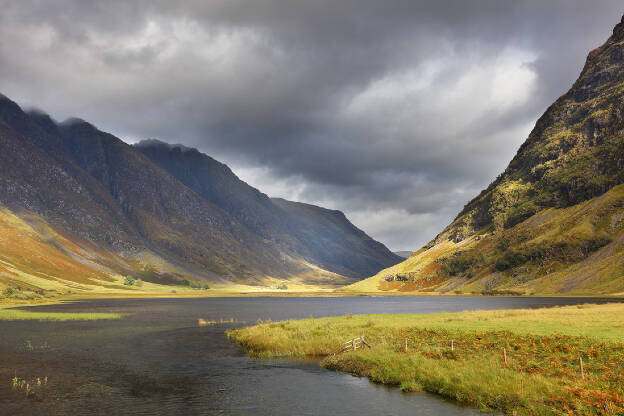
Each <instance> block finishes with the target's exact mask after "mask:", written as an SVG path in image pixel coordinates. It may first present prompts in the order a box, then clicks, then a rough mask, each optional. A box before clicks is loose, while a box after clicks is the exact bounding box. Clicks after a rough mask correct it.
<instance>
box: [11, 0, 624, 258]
mask: <svg viewBox="0 0 624 416" xmlns="http://www.w3.org/2000/svg"><path fill="white" fill-rule="evenodd" d="M0 10H2V12H1V13H0V93H3V94H5V95H7V96H8V97H9V98H11V99H13V100H14V101H16V102H17V103H18V104H20V105H22V106H23V107H25V108H29V107H36V108H38V109H41V110H43V111H45V112H47V113H49V114H51V115H52V116H53V117H54V118H55V119H57V120H59V121H61V120H64V119H66V118H69V117H80V118H83V119H85V120H87V121H89V122H91V123H92V124H94V125H96V126H97V127H98V128H100V129H101V130H104V131H108V132H112V133H113V134H115V135H117V136H118V137H120V138H121V139H123V140H125V141H127V142H128V143H134V142H136V141H139V140H141V139H146V138H156V139H160V140H163V141H166V142H170V143H181V144H184V145H187V146H192V147H197V148H198V149H200V150H201V151H203V152H205V153H207V154H209V155H210V156H212V157H214V158H216V159H218V160H220V161H222V162H224V163H227V164H228V165H229V166H230V167H231V168H232V170H233V171H234V172H235V173H236V174H237V175H238V176H239V177H241V178H242V179H243V180H245V181H247V182H248V183H249V184H251V185H253V186H255V187H257V188H259V189H260V190H261V191H263V192H265V193H266V194H268V195H269V196H273V197H283V198H287V199H291V200H296V201H302V202H308V203H313V204H317V205H321V206H324V207H327V208H332V209H339V210H342V211H344V212H345V214H346V215H347V217H348V218H349V219H350V220H351V221H352V222H353V223H354V224H356V225H357V226H358V227H360V228H361V229H363V230H364V231H366V232H367V233H368V234H369V235H371V236H372V237H373V238H375V239H377V240H379V241H381V242H383V243H384V244H386V245H387V246H388V247H389V248H390V249H392V250H416V249H418V248H419V247H420V246H422V245H423V244H425V243H427V242H428V241H429V240H430V239H432V238H433V237H435V235H436V234H437V233H439V232H440V231H441V230H442V229H443V228H444V227H445V226H446V225H448V224H449V223H450V222H451V221H452V220H453V219H454V217H455V216H456V215H457V213H458V212H459V211H460V210H461V208H462V207H463V206H464V205H465V204H466V203H467V202H468V201H469V200H471V199H472V198H473V197H474V196H476V195H477V194H478V193H479V192H480V191H481V190H482V189H483V188H485V187H487V185H488V184H489V183H490V182H491V181H493V180H494V178H495V177H496V176H497V175H498V174H499V173H500V172H502V171H503V170H504V168H505V166H506V165H507V163H508V162H509V161H510V160H511V158H512V157H513V156H514V154H515V152H516V150H517V149H518V147H519V146H520V144H521V143H522V142H523V141H524V140H525V139H526V137H527V136H528V134H529V132H530V131H531V129H532V128H533V126H534V124H535V121H536V120H537V118H538V117H539V116H540V115H541V114H542V113H543V112H544V111H545V110H546V108H547V107H548V106H549V105H550V104H551V103H552V102H553V101H554V100H555V99H557V98H558V97H559V96H560V95H562V94H563V93H565V92H566V90H567V89H568V88H569V87H570V86H571V85H572V83H573V82H574V80H575V79H576V78H577V76H578V74H579V73H580V71H581V69H582V67H583V63H584V61H585V57H586V56H587V53H588V52H589V51H590V50H591V49H594V48H596V47H598V46H599V45H600V44H602V43H603V42H604V41H605V40H606V39H607V38H608V37H609V35H610V34H611V33H612V29H613V26H614V25H615V24H616V23H618V22H619V21H620V18H621V16H622V13H623V12H624V7H623V6H622V4H621V2H619V1H615V0H613V1H611V0H602V1H591V2H589V1H587V0H455V1H451V0H432V1H424V0H423V1H418V0H384V1H379V0H377V1H372V0H314V1H310V0H281V1H277V0H247V1H243V0H207V1H200V0H189V1H181V2H171V1H168V0H136V1H118V0H108V1H106V2H86V1H82V0H59V1H57V0H49V1H42V0H0Z"/></svg>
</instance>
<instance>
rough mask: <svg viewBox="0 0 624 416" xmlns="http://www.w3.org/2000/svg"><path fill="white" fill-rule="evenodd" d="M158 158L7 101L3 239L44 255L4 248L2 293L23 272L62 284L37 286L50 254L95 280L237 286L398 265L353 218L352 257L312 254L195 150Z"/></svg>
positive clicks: (278, 218)
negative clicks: (128, 277)
mask: <svg viewBox="0 0 624 416" xmlns="http://www.w3.org/2000/svg"><path fill="white" fill-rule="evenodd" d="M160 147H162V149H165V150H166V151H164V152H161V151H160ZM160 147H159V146H156V147H150V146H137V147H134V146H130V145H128V144H126V143H124V142H123V141H121V140H120V139H118V138H116V137H114V136H112V135H110V134H108V133H105V132H102V131H100V130H98V129H97V128H95V127H94V126H92V125H91V124H89V123H87V122H85V121H82V120H77V119H74V120H69V121H66V122H64V123H56V122H55V121H53V120H52V119H51V118H50V117H49V116H47V115H45V114H42V113H40V112H31V113H26V112H24V111H22V109H21V108H20V107H19V106H17V105H16V104H15V103H14V102H12V101H11V100H9V99H8V98H6V97H3V96H2V97H0V149H1V150H2V151H1V152H0V209H1V210H3V213H4V216H5V218H12V220H11V221H4V222H0V228H1V229H0V235H3V236H5V237H4V238H5V240H8V239H9V238H12V239H16V240H19V241H22V243H21V244H23V245H32V246H34V245H39V244H40V243H42V244H43V246H41V253H40V254H38V258H39V260H42V263H41V264H39V265H38V266H33V267H30V268H29V267H27V264H28V263H29V261H30V263H32V262H33V261H34V260H33V259H30V260H29V259H28V256H29V254H28V253H29V251H28V247H26V246H24V247H22V250H13V248H11V249H10V248H9V247H8V245H6V244H0V283H2V281H3V279H4V281H8V280H7V279H9V277H7V276H11V273H13V275H14V274H15V273H17V272H24V273H28V274H31V275H32V274H38V275H39V276H48V277H50V278H52V279H53V278H54V277H55V276H59V273H62V270H61V269H62V268H61V267H52V268H51V269H48V268H46V270H47V271H46V272H45V273H43V274H41V273H42V272H41V270H43V268H44V267H43V263H46V259H45V257H46V256H48V255H50V256H51V254H50V253H51V252H54V256H57V257H58V256H60V257H63V261H66V262H68V263H67V264H69V263H71V264H72V265H73V266H72V267H74V266H75V268H76V269H80V265H83V266H84V271H83V272H84V274H85V275H87V278H93V279H100V278H103V277H104V278H105V277H106V276H107V275H112V274H115V273H124V274H133V273H135V274H137V275H139V274H141V273H144V272H145V271H146V270H149V271H150V272H151V277H152V278H154V279H156V280H158V279H159V278H162V277H163V276H165V277H166V278H167V279H169V280H171V279H173V280H176V279H177V280H180V279H186V278H192V279H197V278H200V279H201V278H204V279H210V280H218V281H223V282H225V281H235V282H241V283H242V282H244V283H258V282H260V281H263V279H266V278H281V279H285V278H292V277H301V276H307V275H310V274H313V275H315V276H318V275H324V276H326V277H327V279H330V280H331V279H337V280H340V276H348V277H352V278H355V277H364V276H366V275H367V274H370V273H374V272H376V271H378V270H379V269H381V268H383V267H387V266H389V265H392V264H394V263H396V262H397V261H398V259H397V258H395V257H394V256H393V255H392V254H391V253H390V252H389V251H388V250H387V249H386V248H385V247H384V246H383V245H381V244H378V245H377V246H375V247H376V250H370V241H372V240H370V238H369V237H368V236H366V235H365V234H364V233H362V232H359V233H357V232H355V231H354V230H353V229H354V228H355V227H353V226H352V225H351V224H350V223H349V222H348V220H346V218H344V224H343V228H342V229H341V230H339V231H337V233H336V234H335V235H333V236H332V238H335V239H336V241H341V242H342V243H345V244H346V245H347V247H346V248H341V247H338V246H336V245H334V246H329V245H327V246H326V249H325V250H326V251H329V250H333V249H335V250H337V251H336V253H332V254H328V253H326V252H322V253H321V254H319V253H318V252H317V251H315V250H312V249H308V247H312V246H314V247H316V246H318V241H316V240H315V237H314V235H313V233H309V234H306V238H307V240H305V241H303V240H301V239H297V238H296V237H295V236H294V234H293V233H291V232H290V230H291V228H292V227H294V225H293V224H295V223H296V221H295V220H294V219H293V218H294V216H292V215H284V214H285V213H284V210H282V209H281V208H279V207H278V206H277V205H276V204H274V202H273V201H271V200H270V199H269V198H268V197H267V196H266V195H264V194H262V193H261V192H259V191H258V190H256V189H254V188H252V187H250V186H248V185H247V184H245V183H244V182H242V181H240V180H239V179H238V178H237V177H236V176H235V175H234V174H233V173H232V172H231V171H230V169H229V168H228V167H227V166H225V165H223V164H221V163H219V162H217V161H215V160H214V159H211V158H209V157H208V156H206V155H203V154H200V153H199V152H197V151H196V150H190V149H184V150H183V151H182V148H180V147H169V146H166V145H164V144H160ZM150 149H151V150H150ZM321 217H322V216H321ZM24 221H26V224H30V225H29V226H25V225H24V223H23V222H24ZM35 225H36V227H35V228H33V229H32V230H28V229H27V228H28V227H30V226H35ZM312 227H313V228H314V227H315V226H314V225H312ZM323 227H324V224H319V228H320V229H322V228H323ZM43 230H45V233H44V234H48V235H53V237H49V238H48V237H45V235H39V233H40V232H43ZM358 231H359V230H358ZM341 232H346V233H349V235H348V236H347V237H343V236H341V235H340V234H341ZM18 237H19V238H18ZM46 238H47V240H46ZM35 240H36V242H35ZM369 240H370V241H369ZM50 250H51V251H50ZM48 251H50V253H49V252H48ZM11 253H12V254H11ZM366 256H370V257H371V259H366V260H360V259H358V258H359V257H366ZM20 259H26V260H27V261H26V262H23V261H21V260H20ZM48 260H50V259H48ZM76 262H77V263H76ZM47 263H49V264H52V263H53V261H51V260H50V261H47ZM33 264H34V263H33ZM3 265H4V266H3ZM26 269H28V270H26ZM7 270H9V271H11V272H9V271H7ZM88 276H91V277H88ZM141 276H143V274H141ZM144 277H145V278H148V276H144ZM44 278H45V277H44ZM74 278H76V277H75V276H74Z"/></svg>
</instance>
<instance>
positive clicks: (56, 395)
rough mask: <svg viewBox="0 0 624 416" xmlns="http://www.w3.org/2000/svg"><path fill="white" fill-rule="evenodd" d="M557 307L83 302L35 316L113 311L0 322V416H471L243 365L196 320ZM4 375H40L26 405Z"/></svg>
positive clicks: (376, 301)
mask: <svg viewBox="0 0 624 416" xmlns="http://www.w3.org/2000/svg"><path fill="white" fill-rule="evenodd" d="M587 302H593V303H597V302H603V300H599V299H594V300H588V299H586V298H584V299H572V298H568V299H562V298H539V299H531V298H460V297H452V298H440V297H435V298H406V297H401V298H399V297H378V298H369V297H359V298H210V299H159V300H133V299H116V300H94V301H83V302H73V303H71V304H65V305H54V306H40V307H37V308H36V309H45V310H54V311H63V312H69V311H71V312H84V311H91V312H123V313H128V314H130V315H129V316H128V317H125V318H123V319H121V320H111V321H95V322H57V323H54V322H48V323H43V322H2V321H0V415H4V414H11V415H66V414H69V415H88V414H96V415H109V416H113V415H213V414H216V415H326V414H331V415H353V414H359V415H408V414H409V415H473V414H474V415H477V414H480V413H478V412H476V411H474V410H471V409H465V408H461V407H459V406H456V405H455V404H453V403H450V402H448V401H444V400H442V399H440V398H438V397H437V396H434V395H430V394H426V393H402V392H401V391H400V390H399V389H398V388H390V387H384V386H380V385H375V384H373V383H370V382H369V381H368V380H367V379H363V378H357V377H352V376H349V375H345V374H339V373H335V372H331V371H328V370H324V369H322V368H320V367H319V366H318V364H317V363H316V362H296V361H288V360H258V359H250V358H248V357H247V356H246V355H245V354H244V353H243V352H242V351H240V350H239V349H238V348H237V347H236V345H235V344H233V343H232V342H230V341H229V340H227V339H226V338H225V336H224V334H223V333H224V331H225V330H226V329H228V328H231V327H233V325H217V326H211V327H198V326H197V318H205V319H210V320H214V319H217V320H218V319H220V318H227V319H229V318H236V319H238V320H240V321H247V322H250V323H252V322H255V321H256V320H258V319H272V320H274V321H276V320H284V319H294V318H307V317H309V316H314V317H322V316H333V315H343V314H346V313H351V314H363V313H431V312H441V311H449V312H450V311H464V310H476V309H511V308H537V307H544V306H556V305H566V304H577V303H587ZM14 374H17V375H18V376H21V377H25V378H32V377H37V376H40V377H43V376H48V377H49V385H48V387H47V388H46V389H45V391H43V392H42V393H41V394H38V395H35V396H34V397H31V398H28V399H26V398H25V397H23V395H21V394H17V393H15V392H14V391H12V390H11V389H10V386H9V381H10V378H12V377H13V375H14Z"/></svg>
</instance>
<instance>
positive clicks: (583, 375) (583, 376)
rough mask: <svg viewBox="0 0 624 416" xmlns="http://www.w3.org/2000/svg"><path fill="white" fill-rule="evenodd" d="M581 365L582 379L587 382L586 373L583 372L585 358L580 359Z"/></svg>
mask: <svg viewBox="0 0 624 416" xmlns="http://www.w3.org/2000/svg"><path fill="white" fill-rule="evenodd" d="M579 363H580V364H581V379H582V380H585V372H584V371H583V357H579Z"/></svg>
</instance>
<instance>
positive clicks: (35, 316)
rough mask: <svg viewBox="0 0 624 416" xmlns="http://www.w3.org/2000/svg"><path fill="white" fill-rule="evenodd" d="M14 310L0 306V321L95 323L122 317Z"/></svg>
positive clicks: (13, 308)
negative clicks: (100, 320)
mask: <svg viewBox="0 0 624 416" xmlns="http://www.w3.org/2000/svg"><path fill="white" fill-rule="evenodd" d="M20 306H21V307H23V306H26V305H20ZM16 308H17V306H0V321H25V320H32V321H95V320H99V319H119V318H122V317H123V316H124V315H123V314H119V313H73V312H72V313H66V312H35V311H29V310H21V309H16Z"/></svg>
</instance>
